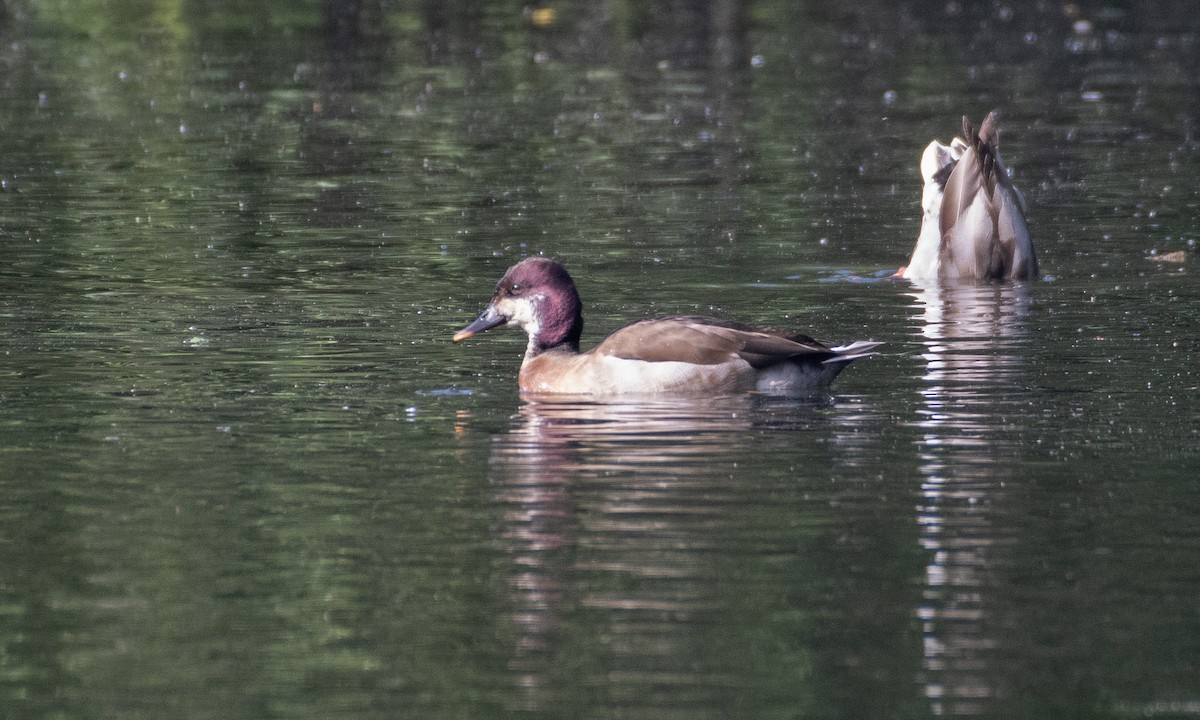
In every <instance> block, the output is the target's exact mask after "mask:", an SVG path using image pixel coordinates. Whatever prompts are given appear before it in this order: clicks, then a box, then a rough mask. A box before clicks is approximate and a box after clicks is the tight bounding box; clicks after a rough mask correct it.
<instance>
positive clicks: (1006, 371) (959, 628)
mask: <svg viewBox="0 0 1200 720" xmlns="http://www.w3.org/2000/svg"><path fill="white" fill-rule="evenodd" d="M912 297H913V298H914V299H915V301H916V302H915V305H914V311H915V313H914V314H915V318H914V319H915V320H916V321H917V323H918V325H919V327H920V330H921V335H922V338H923V342H924V345H925V349H924V352H923V353H922V355H923V358H924V360H925V373H924V375H923V377H922V380H923V381H924V384H923V386H922V389H921V394H922V408H921V410H920V411H919V417H918V420H917V422H916V425H917V427H918V428H919V429H920V430H921V431H922V432H921V433H920V439H919V441H918V445H919V446H918V453H919V457H920V461H921V466H920V470H921V474H922V478H923V479H922V485H921V495H922V502H921V504H920V505H919V506H918V522H919V524H920V538H921V543H922V546H923V547H924V548H925V549H926V550H927V551H928V552H929V553H930V561H929V563H928V565H927V566H926V575H925V589H924V593H923V603H922V606H921V607H920V608H919V610H918V614H919V616H920V618H921V621H922V626H923V637H924V649H923V652H924V658H925V660H924V665H925V679H924V684H925V690H926V695H927V696H928V697H929V699H930V701H931V703H932V706H933V709H934V712H935V713H937V714H977V713H981V712H985V711H986V708H987V706H988V704H989V702H990V701H991V700H992V699H993V698H996V697H998V696H1001V695H1003V694H1004V693H1005V688H1004V687H1003V685H1004V683H1003V681H1002V680H1001V679H999V678H998V676H997V673H996V672H995V668H993V667H992V659H993V656H994V651H995V648H996V645H997V641H998V639H999V638H998V637H995V636H993V635H992V634H990V633H989V631H988V627H991V626H992V625H993V623H991V622H989V619H990V618H989V615H990V613H991V612H992V610H993V609H994V607H995V598H989V596H988V589H989V588H990V587H993V586H994V583H993V581H992V567H993V566H994V564H995V563H996V561H997V558H996V557H995V553H996V552H997V550H996V547H997V539H998V537H997V536H998V528H995V527H994V526H993V515H994V512H995V508H996V507H997V505H998V504H999V503H1000V502H1001V501H1002V495H1003V493H1004V486H1005V482H1006V480H1007V479H1008V476H1009V473H1008V471H1007V468H1008V467H1009V466H1010V463H1009V462H1007V460H1009V459H1011V457H1012V454H1013V453H1014V452H1017V451H1018V450H1019V447H1017V446H1016V445H1015V443H1014V441H1013V440H1012V439H1011V434H1009V433H1006V429H1011V427H1012V425H1013V424H1014V423H1019V422H1020V420H1019V419H1020V418H1021V417H1022V407H1021V396H1022V389H1023V387H1024V385H1025V383H1024V381H1023V379H1022V375H1023V373H1024V368H1025V357H1024V355H1025V348H1026V347H1027V343H1026V339H1027V330H1026V326H1025V318H1026V316H1027V315H1028V314H1029V311H1030V304H1031V299H1030V293H1029V287H1028V285H1025V284H1003V285H998V284H984V285H944V286H943V285H939V284H929V285H917V286H916V287H915V289H914V292H913V293H912Z"/></svg>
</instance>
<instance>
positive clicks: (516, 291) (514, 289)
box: [508, 283, 525, 295]
mask: <svg viewBox="0 0 1200 720" xmlns="http://www.w3.org/2000/svg"><path fill="white" fill-rule="evenodd" d="M524 289H525V287H524V286H523V285H521V283H513V284H512V285H509V286H508V291H509V292H510V293H512V294H513V295H520V294H521V291H522V290H524Z"/></svg>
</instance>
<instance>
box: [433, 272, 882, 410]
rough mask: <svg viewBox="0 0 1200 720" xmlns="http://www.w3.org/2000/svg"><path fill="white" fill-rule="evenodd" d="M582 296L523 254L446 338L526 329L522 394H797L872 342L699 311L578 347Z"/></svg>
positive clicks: (567, 279)
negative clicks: (830, 343)
mask: <svg viewBox="0 0 1200 720" xmlns="http://www.w3.org/2000/svg"><path fill="white" fill-rule="evenodd" d="M582 307H583V305H582V303H581V302H580V300H579V292H578V291H577V290H576V289H575V281H574V280H572V279H571V276H570V274H568V273H567V270H566V268H564V267H563V266H562V265H560V264H559V263H557V262H555V261H553V260H550V259H548V258H544V257H530V258H526V259H524V260H522V261H521V262H519V263H517V264H516V265H513V266H512V267H511V268H509V269H508V272H506V273H505V274H504V277H503V278H501V279H500V282H499V283H498V284H497V285H496V292H495V294H494V295H493V296H492V300H491V302H490V303H489V304H488V306H487V309H485V310H484V311H483V314H482V315H480V316H479V318H478V319H477V320H475V321H474V322H472V323H471V324H470V325H467V326H466V327H465V328H463V329H462V330H459V331H458V332H457V333H455V335H454V338H453V340H454V342H456V343H457V342H461V341H463V340H465V339H467V338H469V337H471V336H472V335H474V334H476V333H480V332H483V331H484V330H489V329H491V328H494V327H496V326H498V325H505V324H507V325H515V326H517V327H519V328H521V329H523V330H524V331H525V332H526V333H527V334H528V335H529V345H528V347H527V348H526V349H525V359H524V361H523V362H522V363H521V371H520V374H519V376H518V383H519V385H520V388H521V393H522V394H525V395H539V394H570V395H631V394H632V395H648V394H656V395H663V394H671V395H686V396H703V395H725V394H733V393H740V392H746V391H752V390H753V391H759V392H766V393H774V394H801V393H805V392H811V391H813V390H815V389H818V388H821V387H824V386H827V385H828V384H829V383H830V382H832V381H833V379H834V378H835V377H836V376H837V375H838V373H840V372H841V371H842V369H843V368H845V367H846V365H848V364H849V363H850V362H851V361H853V360H857V359H858V358H861V357H866V356H868V355H873V354H874V353H872V352H871V349H872V348H874V347H876V346H878V345H880V344H881V343H877V342H867V341H859V342H854V343H850V344H849V345H843V346H839V347H827V346H825V345H822V344H821V343H819V342H817V341H816V340H813V339H812V338H810V337H808V336H807V335H801V334H798V333H796V334H785V333H778V332H775V331H773V330H767V329H763V328H755V327H750V326H748V325H742V324H738V323H728V322H723V321H720V320H716V319H713V318H707V317H668V318H661V319H657V320H643V321H641V322H638V323H634V324H633V325H629V326H627V327H625V328H622V329H620V330H617V331H616V332H614V333H613V334H611V335H609V336H608V337H607V338H605V339H604V341H603V342H601V343H600V344H599V345H597V346H596V347H594V348H592V349H591V350H588V351H587V352H583V353H581V352H580V351H579V338H580V335H581V334H582V331H583V313H582Z"/></svg>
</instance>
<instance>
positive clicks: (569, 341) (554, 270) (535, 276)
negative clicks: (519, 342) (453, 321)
mask: <svg viewBox="0 0 1200 720" xmlns="http://www.w3.org/2000/svg"><path fill="white" fill-rule="evenodd" d="M505 323H511V324H514V325H519V326H520V327H522V328H523V329H524V330H525V331H526V332H528V333H529V337H530V341H531V346H530V348H531V349H532V350H534V351H539V352H540V351H542V350H548V349H550V348H554V347H558V346H562V345H565V346H567V347H569V348H570V349H572V350H578V349H579V337H580V335H581V334H582V332H583V307H582V303H581V302H580V300H579V292H578V291H577V290H576V289H575V281H574V280H572V279H571V275H570V274H569V273H568V272H567V270H566V268H564V267H563V266H562V265H560V264H558V263H557V262H554V261H553V260H550V259H548V258H543V257H531V258H526V259H525V260H522V261H521V262H519V263H517V264H516V265H513V266H512V267H511V268H509V269H508V272H506V273H504V277H503V278H501V279H500V282H499V283H497V284H496V292H495V294H494V295H493V296H492V301H491V303H489V304H488V307H487V309H486V310H485V311H484V313H483V315H480V316H479V319H478V320H476V321H475V322H473V323H471V324H470V325H468V326H467V327H465V328H463V329H462V330H460V331H459V332H458V334H457V335H455V336H454V340H455V342H457V341H459V340H463V339H465V338H468V337H470V336H471V335H474V334H475V333H477V332H482V331H484V330H487V329H489V328H493V327H496V326H497V325H502V324H505Z"/></svg>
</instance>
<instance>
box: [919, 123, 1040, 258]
mask: <svg viewBox="0 0 1200 720" xmlns="http://www.w3.org/2000/svg"><path fill="white" fill-rule="evenodd" d="M962 130H963V136H964V137H961V138H958V137H956V138H954V139H953V140H952V141H951V143H950V144H949V145H943V144H942V143H940V142H938V141H937V140H934V141H933V142H931V143H929V145H928V146H927V147H926V148H925V151H924V153H922V155H921V176H922V178H923V179H924V181H925V186H924V189H923V191H922V195H921V207H922V217H921V232H920V235H919V236H918V237H917V243H916V246H915V247H914V248H913V253H912V257H911V259H910V260H909V262H908V265H906V266H905V267H902V268H900V270H899V271H898V272H897V275H899V276H901V277H904V278H907V279H909V280H916V281H927V280H965V281H972V280H987V281H1010V280H1032V279H1035V278H1036V277H1037V273H1038V262H1037V255H1036V253H1035V252H1034V249H1033V240H1032V239H1031V238H1030V236H1029V226H1028V224H1027V223H1026V221H1025V213H1026V212H1027V209H1026V205H1025V198H1024V196H1023V195H1022V194H1021V192H1020V191H1019V190H1018V189H1017V188H1016V186H1014V185H1013V183H1012V180H1011V179H1010V178H1009V173H1008V169H1007V168H1006V167H1005V165H1004V163H1003V162H1002V161H1001V160H1000V133H999V130H998V129H997V127H996V112H995V111H992V112H990V113H988V115H987V117H985V118H984V119H983V122H982V123H980V124H979V129H978V130H976V129H975V128H974V127H972V125H971V121H970V119H969V118H967V117H966V116H964V117H963V119H962Z"/></svg>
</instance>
